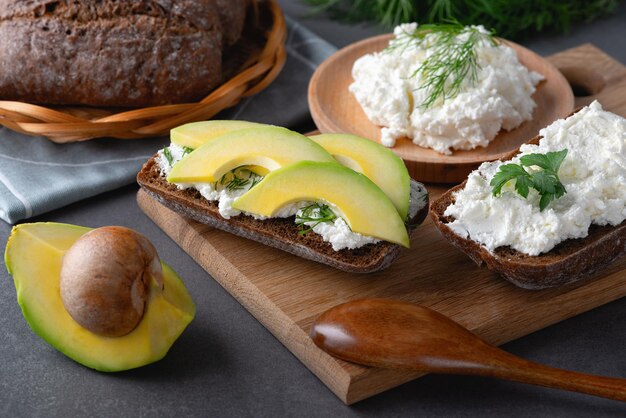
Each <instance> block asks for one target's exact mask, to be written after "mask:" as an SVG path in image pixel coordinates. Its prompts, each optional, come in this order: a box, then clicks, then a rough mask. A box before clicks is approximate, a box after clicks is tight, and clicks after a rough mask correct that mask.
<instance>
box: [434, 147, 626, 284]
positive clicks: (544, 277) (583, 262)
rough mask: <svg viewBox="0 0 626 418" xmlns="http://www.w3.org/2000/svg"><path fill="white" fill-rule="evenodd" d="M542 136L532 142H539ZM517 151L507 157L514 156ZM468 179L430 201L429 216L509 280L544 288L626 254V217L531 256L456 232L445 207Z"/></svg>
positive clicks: (457, 244) (462, 246) (448, 235)
mask: <svg viewBox="0 0 626 418" xmlns="http://www.w3.org/2000/svg"><path fill="white" fill-rule="evenodd" d="M539 138H540V137H535V138H533V139H532V140H531V141H530V143H534V144H536V143H538V142H539ZM516 154H517V151H515V152H513V153H511V154H509V155H508V156H507V157H506V158H504V160H508V159H511V158H512V157H513V156H515V155H516ZM466 183H467V180H466V181H464V182H463V183H461V184H459V185H458V186H455V187H453V188H452V189H450V190H448V191H447V192H446V193H444V194H443V195H442V196H440V197H439V198H438V199H437V200H435V201H433V202H432V203H431V205H430V216H431V218H432V220H433V223H434V224H435V226H436V227H437V228H438V229H439V231H440V232H441V234H442V235H443V236H444V237H445V238H446V239H447V240H448V241H450V243H452V245H454V246H455V247H457V248H458V249H460V250H461V251H463V252H464V253H465V254H467V255H468V256H469V257H470V258H471V259H472V260H473V261H474V262H475V263H476V264H477V265H479V266H481V265H482V264H483V263H484V264H485V265H486V266H487V268H489V269H490V270H493V271H495V272H497V273H499V274H500V275H502V276H503V277H504V278H505V279H506V280H508V281H510V282H511V283H513V284H515V285H516V286H519V287H522V288H525V289H544V288H548V287H555V286H562V285H565V284H568V283H572V282H575V281H577V280H581V279H585V278H588V277H591V275H592V274H593V273H594V272H596V271H598V270H600V269H602V268H604V267H606V266H607V265H608V264H610V263H611V262H612V261H613V260H615V259H617V258H618V257H620V256H622V255H624V254H626V221H624V222H622V223H621V224H619V225H617V226H611V225H606V226H599V225H591V227H590V228H589V235H587V236H586V237H585V238H578V239H568V240H565V241H563V242H561V243H560V244H558V245H557V246H555V247H554V248H553V249H552V250H550V251H549V252H546V253H543V254H539V255H537V256H530V255H527V254H524V253H522V252H519V251H516V250H514V249H512V248H510V247H500V248H496V249H495V250H494V251H493V252H490V251H489V250H487V249H486V248H485V247H484V246H482V245H481V244H480V243H478V242H476V241H474V240H472V239H469V238H463V237H461V236H460V235H458V234H456V233H455V232H454V231H453V230H452V229H451V228H450V227H448V225H447V224H448V223H450V222H452V221H453V220H454V219H453V218H452V217H446V216H444V213H445V211H446V208H447V207H448V206H450V205H451V204H453V203H454V201H455V199H454V193H455V192H456V191H458V190H461V189H463V188H464V187H465V184H466Z"/></svg>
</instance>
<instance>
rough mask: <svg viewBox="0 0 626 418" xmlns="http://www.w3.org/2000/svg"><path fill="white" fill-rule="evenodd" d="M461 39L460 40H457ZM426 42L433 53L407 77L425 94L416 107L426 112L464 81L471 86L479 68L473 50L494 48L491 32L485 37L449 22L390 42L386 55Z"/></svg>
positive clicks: (429, 26) (451, 95) (459, 87)
mask: <svg viewBox="0 0 626 418" xmlns="http://www.w3.org/2000/svg"><path fill="white" fill-rule="evenodd" d="M460 35H463V36H460ZM424 42H426V43H427V44H428V45H427V46H428V47H429V49H431V50H432V51H433V52H432V53H431V55H429V56H428V58H426V59H425V60H424V62H422V64H421V65H420V66H419V67H418V68H417V69H416V70H415V72H414V73H413V74H411V77H419V78H420V79H421V82H420V90H425V91H426V99H425V100H424V101H423V102H422V103H421V104H420V107H423V108H429V107H431V106H432V105H433V104H435V103H436V102H437V101H438V100H439V99H441V100H443V101H445V100H446V99H451V98H453V97H455V96H456V95H457V94H459V92H460V91H461V88H462V86H463V82H464V81H465V80H467V82H468V83H469V84H470V85H473V84H474V83H475V82H476V79H477V71H478V68H479V64H478V62H477V53H476V50H477V47H478V46H479V45H480V44H481V43H490V44H492V45H496V44H497V40H496V38H495V37H494V33H493V31H492V32H490V33H485V32H483V31H481V30H479V29H478V28H476V27H472V26H469V27H465V26H464V25H462V24H461V23H459V22H456V21H452V22H448V23H441V24H425V25H419V26H418V27H417V28H416V29H415V30H414V31H413V32H407V33H405V34H403V35H402V36H399V37H398V38H396V39H395V40H394V41H392V42H391V43H390V45H389V47H387V49H386V51H393V50H398V49H400V50H401V51H400V52H402V50H403V49H406V48H408V47H409V46H419V45H421V44H423V43H424Z"/></svg>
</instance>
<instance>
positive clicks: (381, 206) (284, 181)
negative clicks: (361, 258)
mask: <svg viewBox="0 0 626 418" xmlns="http://www.w3.org/2000/svg"><path fill="white" fill-rule="evenodd" d="M301 201H315V202H323V203H325V204H327V205H329V206H330V207H331V208H332V209H333V210H334V211H335V212H337V213H338V214H339V215H340V216H341V217H342V218H343V219H344V220H345V221H346V223H347V224H348V226H350V228H351V229H352V231H354V232H358V233H360V234H363V235H368V236H371V237H374V238H378V239H382V240H385V241H389V242H393V243H396V244H400V245H403V246H405V247H408V246H409V236H408V233H407V230H406V226H405V224H404V221H403V219H402V218H400V215H399V214H398V211H397V210H396V208H395V206H394V205H393V203H392V202H391V200H389V198H388V197H387V195H385V193H383V191H382V190H380V188H379V187H378V186H377V185H376V184H374V183H373V182H372V181H371V180H370V179H368V178H367V177H366V176H364V175H363V174H360V173H357V172H356V171H354V170H351V169H349V168H347V167H344V166H343V165H341V164H338V163H336V162H334V163H327V162H312V161H301V162H298V163H294V164H290V165H288V166H285V167H283V168H280V169H278V170H275V171H272V172H271V173H269V174H268V175H267V176H266V177H265V178H264V179H263V180H261V182H260V183H259V184H257V185H256V186H254V187H253V188H252V189H250V190H249V191H247V192H246V193H245V194H244V195H242V196H241V197H239V198H238V199H237V200H235V201H234V203H233V207H234V208H235V209H239V210H241V211H244V212H248V213H253V214H256V215H261V216H268V217H271V216H274V214H275V213H276V212H277V211H278V210H279V209H280V208H281V207H283V206H285V205H288V204H290V203H296V202H301Z"/></svg>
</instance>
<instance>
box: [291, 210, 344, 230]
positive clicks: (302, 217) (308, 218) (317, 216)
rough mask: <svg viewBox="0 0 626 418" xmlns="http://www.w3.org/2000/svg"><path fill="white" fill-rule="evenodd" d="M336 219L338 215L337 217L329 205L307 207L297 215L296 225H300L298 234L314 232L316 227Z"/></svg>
mask: <svg viewBox="0 0 626 418" xmlns="http://www.w3.org/2000/svg"><path fill="white" fill-rule="evenodd" d="M335 219H337V215H335V213H334V212H333V211H332V210H331V209H330V207H328V205H324V204H321V203H313V204H312V205H309V206H305V207H303V208H301V209H300V210H299V211H298V213H297V214H296V225H298V229H299V231H298V234H300V235H304V234H306V233H307V232H309V231H312V230H313V228H314V227H316V226H317V225H319V224H321V223H322V222H333V221H334V220H335ZM311 223H312V224H311Z"/></svg>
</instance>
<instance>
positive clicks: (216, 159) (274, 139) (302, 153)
mask: <svg viewBox="0 0 626 418" xmlns="http://www.w3.org/2000/svg"><path fill="white" fill-rule="evenodd" d="M303 160H307V161H328V162H334V161H335V159H334V158H333V157H332V156H331V155H330V154H329V153H328V152H326V150H324V148H322V147H321V146H319V145H318V144H316V143H315V142H313V141H311V140H310V139H309V138H307V137H306V136H304V135H301V134H299V133H297V132H294V131H290V130H289V129H286V128H280V127H277V126H264V127H261V128H247V129H241V130H237V131H233V132H230V133H227V134H225V135H222V136H220V137H219V138H216V139H214V140H212V141H209V142H206V143H205V144H204V145H202V146H201V147H200V148H197V149H196V150H194V151H193V152H192V153H190V154H187V155H186V156H185V157H184V158H183V159H182V160H180V161H179V162H178V163H177V164H176V165H174V167H172V170H171V171H170V173H169V175H168V177H167V181H169V182H173V183H212V182H216V181H219V180H220V178H221V177H222V176H223V175H224V174H226V173H228V172H229V171H231V170H233V169H235V168H237V167H242V166H261V167H265V168H266V169H267V170H269V171H271V170H275V169H277V168H280V167H282V166H285V165H288V164H291V163H294V162H296V161H303Z"/></svg>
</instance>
